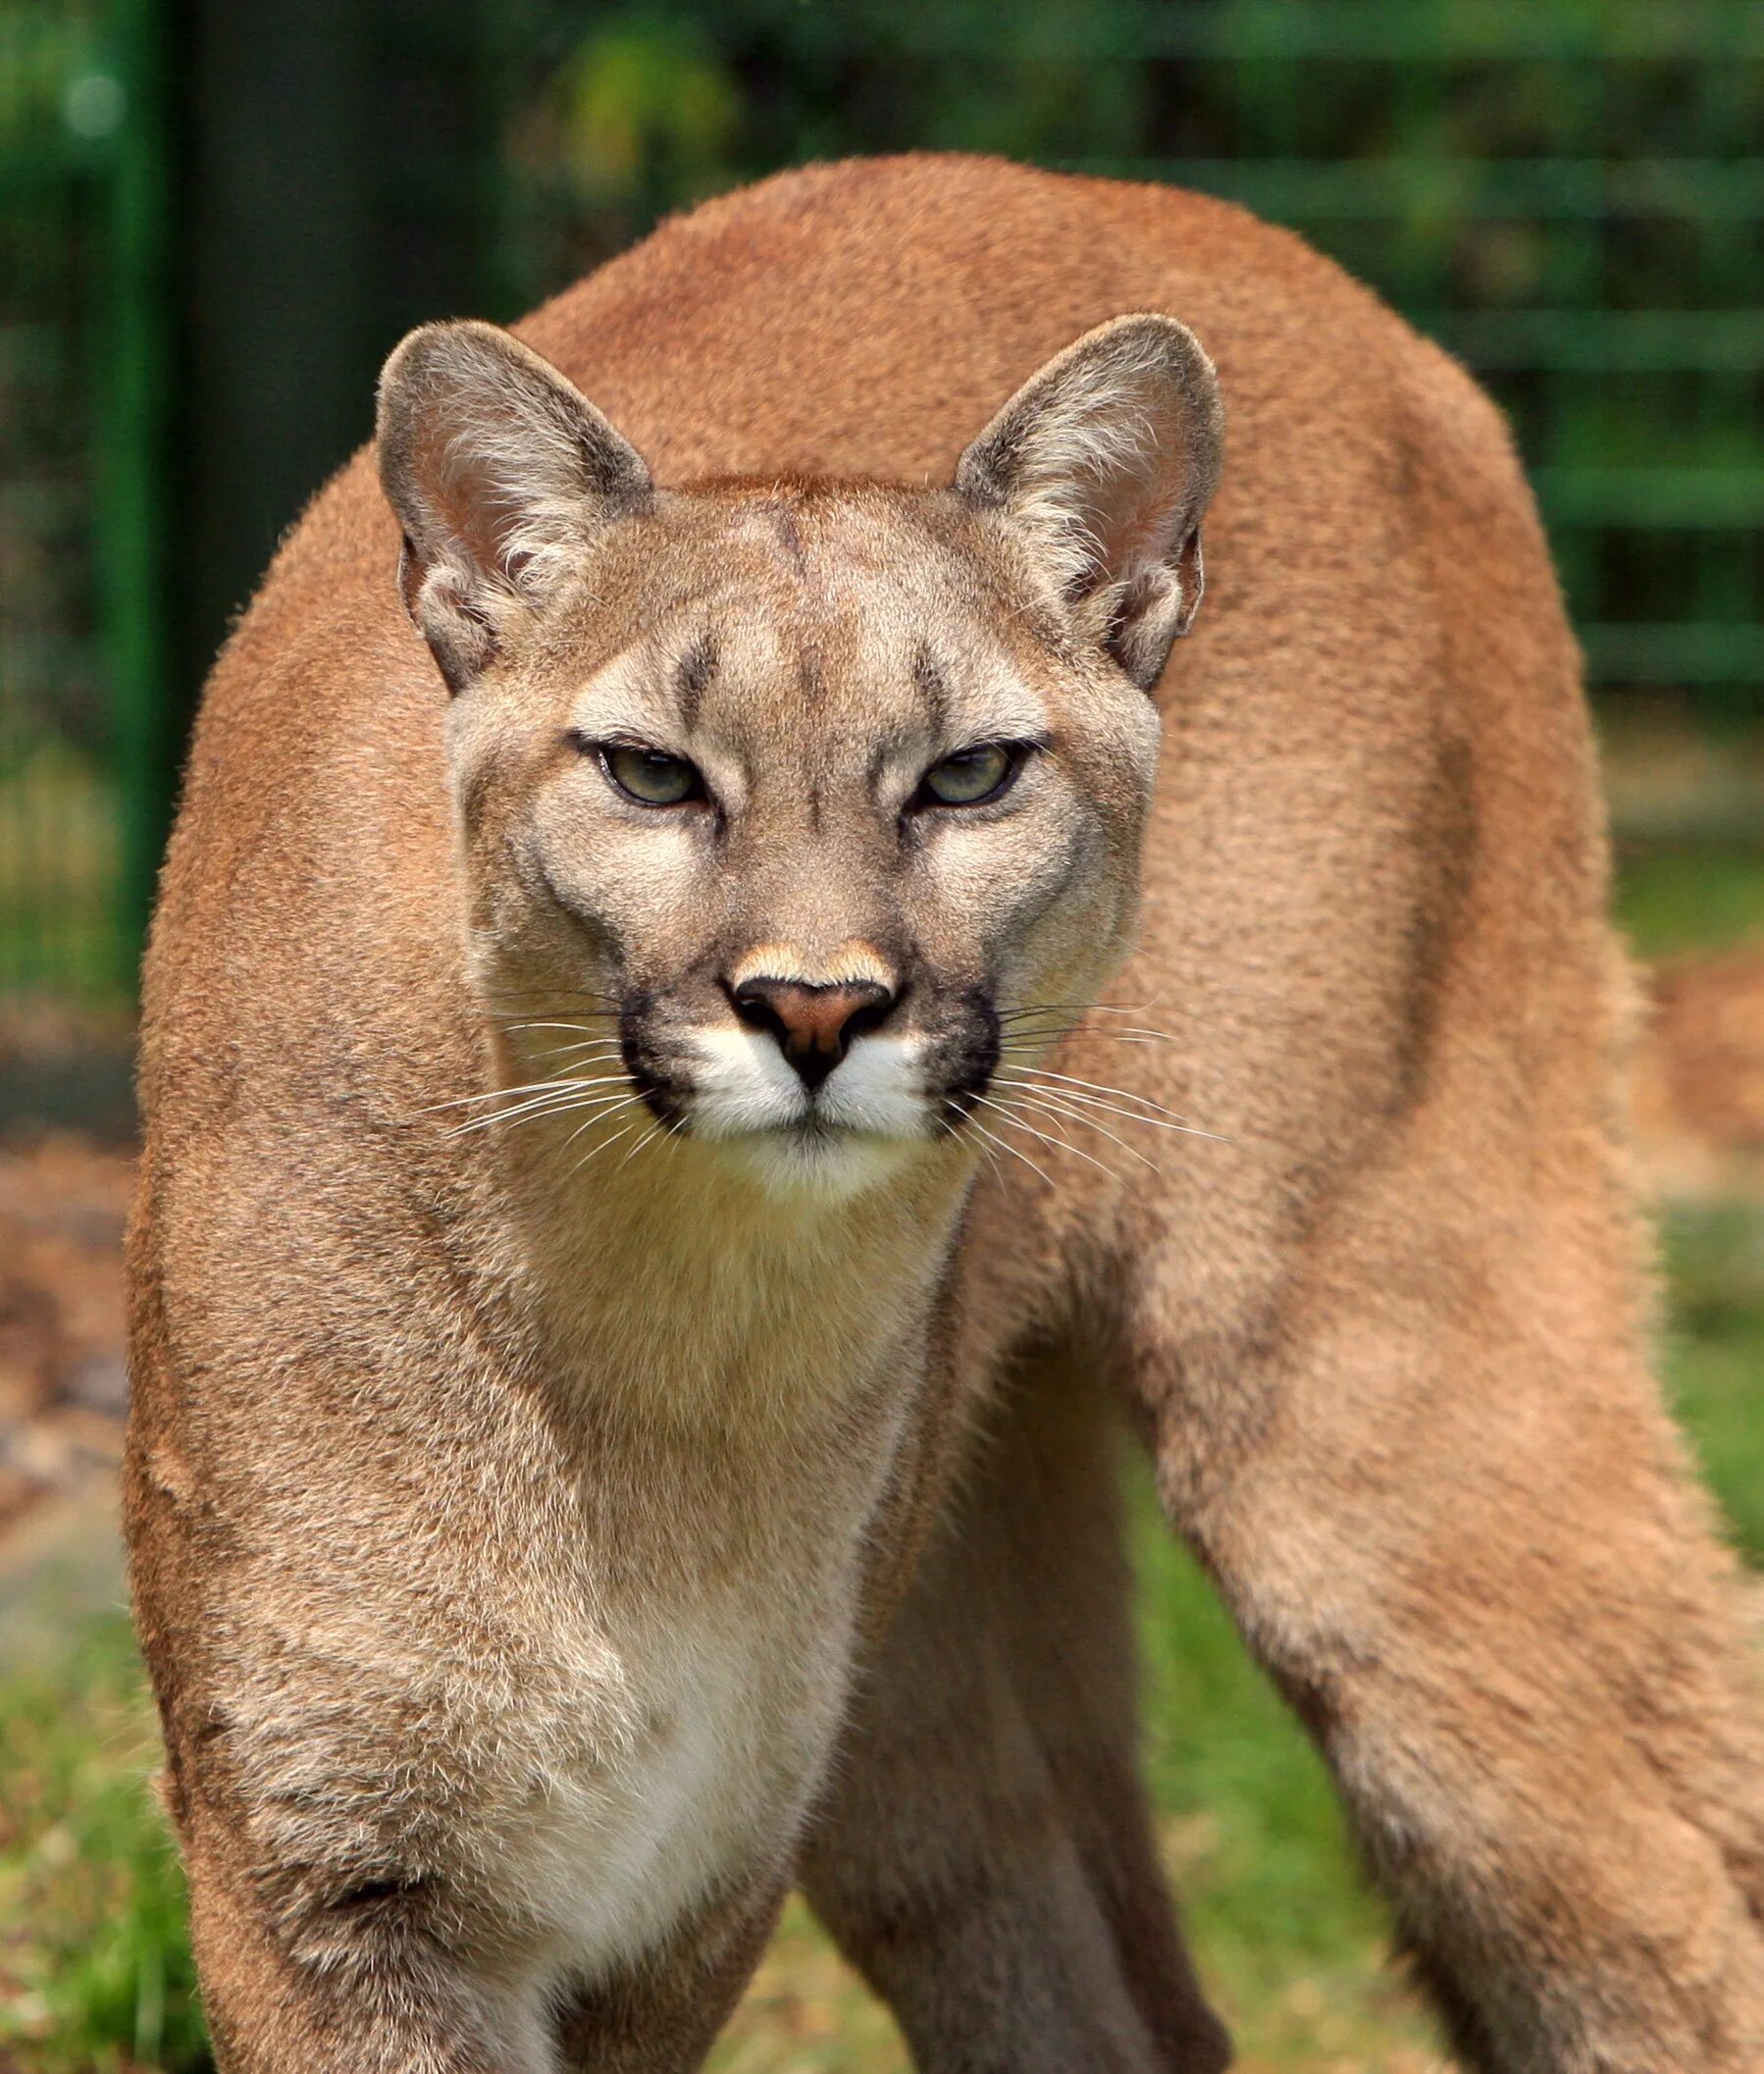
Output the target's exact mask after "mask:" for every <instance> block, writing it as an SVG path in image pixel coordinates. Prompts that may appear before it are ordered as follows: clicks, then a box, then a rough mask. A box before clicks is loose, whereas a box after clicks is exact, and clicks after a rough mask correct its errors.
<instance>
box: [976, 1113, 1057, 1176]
mask: <svg viewBox="0 0 1764 2074" xmlns="http://www.w3.org/2000/svg"><path fill="white" fill-rule="evenodd" d="M962 1121H963V1122H964V1123H967V1124H969V1125H971V1127H972V1128H973V1129H974V1130H975V1131H976V1132H978V1134H979V1135H980V1136H981V1137H982V1138H984V1139H985V1140H986V1142H987V1144H988V1145H996V1146H997V1147H998V1149H999V1151H1000V1152H1008V1153H1009V1154H1010V1155H1011V1157H1012V1159H1013V1160H1020V1161H1021V1162H1022V1163H1023V1165H1024V1166H1025V1167H1027V1168H1028V1169H1029V1171H1030V1172H1031V1173H1033V1174H1038V1175H1040V1177H1041V1179H1042V1180H1044V1181H1045V1182H1046V1183H1047V1185H1048V1186H1049V1187H1050V1188H1052V1187H1053V1186H1054V1185H1055V1184H1054V1180H1053V1176H1052V1175H1051V1174H1049V1173H1048V1172H1047V1170H1046V1169H1045V1168H1044V1167H1038V1166H1037V1165H1036V1164H1035V1162H1034V1161H1033V1160H1032V1159H1030V1157H1029V1155H1028V1154H1027V1153H1026V1152H1019V1151H1018V1150H1017V1148H1016V1147H1015V1146H1014V1145H1011V1144H1008V1143H1007V1142H1006V1141H1005V1140H1004V1139H1003V1138H1000V1137H995V1136H994V1135H993V1133H992V1132H991V1131H989V1130H988V1129H987V1128H986V1126H985V1124H984V1123H982V1122H981V1121H980V1119H979V1117H978V1116H976V1115H974V1113H973V1111H972V1110H969V1111H968V1112H967V1113H966V1115H964V1116H963V1118H962Z"/></svg>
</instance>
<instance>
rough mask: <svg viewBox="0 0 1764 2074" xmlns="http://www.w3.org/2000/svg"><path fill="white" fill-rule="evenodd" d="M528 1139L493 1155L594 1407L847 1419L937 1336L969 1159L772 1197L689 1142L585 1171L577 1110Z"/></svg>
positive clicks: (542, 1289)
mask: <svg viewBox="0 0 1764 2074" xmlns="http://www.w3.org/2000/svg"><path fill="white" fill-rule="evenodd" d="M518 1135H519V1136H520V1137H521V1139H522V1140H523V1141H524V1142H522V1143H520V1144H519V1145H518V1147H517V1146H516V1145H515V1144H514V1142H513V1137H512V1136H511V1137H510V1139H509V1140H508V1141H507V1142H506V1143H505V1144H504V1145H503V1146H500V1147H498V1148H496V1152H497V1155H498V1156H499V1157H500V1158H501V1162H502V1176H503V1179H502V1186H503V1187H504V1189H505V1190H506V1195H505V1200H506V1201H507V1202H508V1203H509V1206H510V1208H511V1210H512V1213H513V1222H514V1224H515V1227H516V1230H517V1232H518V1242H517V1243H518V1248H519V1253H520V1256H521V1259H520V1270H519V1271H520V1272H521V1274H522V1276H523V1278H524V1279H525V1280H526V1281H527V1284H528V1288H529V1292H530V1295H531V1298H532V1300H533V1302H534V1303H535V1305H536V1306H537V1308H538V1311H539V1313H540V1315H541V1316H542V1317H543V1319H544V1322H545V1324H544V1329H545V1336H546V1338H547V1339H548V1340H549V1341H550V1342H551V1343H552V1344H553V1345H554V1347H555V1348H556V1350H557V1351H558V1353H559V1355H560V1356H561V1357H562V1358H564V1359H566V1360H567V1361H569V1362H570V1363H571V1365H572V1366H578V1365H579V1367H580V1373H581V1374H582V1376H583V1380H584V1386H585V1387H587V1388H590V1389H592V1390H593V1391H595V1392H596V1393H597V1394H604V1395H605V1396H606V1397H608V1398H609V1399H620V1400H624V1401H625V1402H627V1403H628V1404H629V1405H630V1406H631V1408H632V1409H633V1410H641V1409H642V1408H644V1407H646V1406H647V1407H649V1408H651V1409H653V1410H654V1411H655V1412H657V1413H658V1414H664V1415H665V1416H666V1418H667V1419H668V1420H669V1421H670V1422H672V1421H675V1420H682V1419H684V1420H687V1421H690V1422H692V1423H695V1424H698V1425H700V1426H704V1427H707V1428H709V1429H719V1428H722V1427H723V1426H725V1425H728V1426H733V1427H735V1428H738V1429H739V1430H741V1431H743V1432H750V1433H751V1432H755V1431H764V1430H768V1429H775V1428H777V1427H780V1426H790V1425H792V1424H793V1423H798V1422H800V1421H803V1420H807V1421H809V1422H810V1423H813V1422H815V1421H824V1420H826V1419H828V1418H837V1419H849V1417H850V1416H851V1414H852V1412H853V1410H854V1400H855V1398H856V1397H858V1396H860V1395H861V1394H862V1393H863V1392H864V1391H865V1390H866V1389H868V1388H869V1387H870V1386H871V1385H872V1383H873V1382H874V1381H875V1379H876V1377H877V1374H878V1371H879V1369H883V1368H886V1367H887V1365H888V1364H889V1363H890V1362H895V1363H898V1362H899V1361H900V1360H901V1359H902V1358H903V1357H907V1358H910V1357H911V1355H912V1354H913V1353H915V1351H916V1349H917V1347H918V1345H919V1344H920V1343H921V1342H922V1338H923V1334H924V1330H925V1326H926V1322H927V1320H928V1318H929V1316H930V1312H931V1309H932V1307H933V1305H934V1303H935V1300H936V1295H937V1290H938V1287H939V1283H940V1281H941V1278H942V1275H943V1272H944V1269H945V1265H946V1263H947V1260H948V1256H949V1250H950V1246H951V1244H952V1241H953V1234H954V1231H955V1226H956V1221H957V1218H958V1217H959V1215H960V1207H961V1202H962V1199H963V1196H964V1193H965V1189H966V1185H967V1180H968V1162H967V1160H966V1158H965V1157H964V1155H963V1154H962V1153H961V1152H960V1151H959V1150H957V1149H956V1148H954V1147H942V1146H939V1147H932V1148H929V1149H927V1151H926V1153H925V1155H924V1157H922V1158H917V1159H913V1160H910V1161H908V1162H906V1163H905V1164H904V1165H903V1167H901V1168H900V1170H898V1171H897V1172H895V1173H894V1174H892V1175H890V1176H888V1177H887V1178H885V1179H881V1180H878V1181H876V1182H875V1183H873V1184H872V1185H871V1186H869V1187H867V1188H865V1189H863V1190H861V1191H859V1192H857V1193H856V1194H853V1195H849V1196H843V1197H840V1196H823V1195H819V1194H815V1193H810V1192H807V1191H804V1192H803V1193H801V1194H797V1193H782V1194H780V1193H774V1192H772V1191H770V1190H768V1189H765V1188H762V1187H760V1186H759V1185H757V1184H756V1183H754V1182H752V1181H751V1180H749V1179H748V1178H746V1177H745V1176H744V1175H743V1174H742V1173H740V1172H739V1171H737V1170H735V1169H733V1168H732V1167H730V1166H729V1165H728V1164H727V1163H726V1162H725V1160H724V1158H723V1157H722V1156H721V1155H720V1154H719V1153H718V1151H717V1149H716V1148H715V1147H714V1146H712V1145H706V1144H702V1143H698V1142H695V1141H693V1140H691V1139H670V1138H662V1139H657V1140H655V1141H653V1142H649V1141H640V1143H639V1148H638V1150H637V1151H636V1152H634V1153H631V1154H630V1155H629V1157H627V1155H626V1152H625V1150H624V1149H623V1147H613V1148H611V1149H610V1150H609V1152H608V1153H607V1155H606V1156H605V1157H603V1158H602V1157H599V1156H597V1157H596V1158H594V1159H591V1160H589V1161H588V1162H587V1163H586V1164H584V1163H583V1161H582V1156H581V1140H579V1139H578V1140H577V1141H576V1142H575V1143H574V1144H572V1143H571V1121H570V1118H569V1117H568V1116H567V1115H565V1116H561V1117H540V1118H537V1119H536V1120H535V1121H534V1122H533V1123H531V1124H530V1125H526V1126H523V1128H522V1130H521V1132H520V1133H519V1134H518ZM510 1153H512V1154H513V1155H514V1157H513V1158H509V1157H507V1156H508V1155H509V1154H510Z"/></svg>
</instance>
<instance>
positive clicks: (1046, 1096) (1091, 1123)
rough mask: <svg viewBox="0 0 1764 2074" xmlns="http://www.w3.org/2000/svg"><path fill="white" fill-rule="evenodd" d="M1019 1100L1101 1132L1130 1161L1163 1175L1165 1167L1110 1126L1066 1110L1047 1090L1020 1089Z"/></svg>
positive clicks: (1077, 1112) (1075, 1111)
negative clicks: (1034, 1091) (1032, 1092)
mask: <svg viewBox="0 0 1764 2074" xmlns="http://www.w3.org/2000/svg"><path fill="white" fill-rule="evenodd" d="M1018 1100H1020V1101H1022V1102H1026V1103H1027V1104H1028V1105H1029V1107H1030V1108H1032V1109H1040V1110H1045V1111H1046V1112H1047V1113H1048V1114H1049V1115H1055V1116H1060V1117H1063V1118H1064V1120H1066V1121H1067V1122H1071V1123H1082V1124H1083V1125H1084V1126H1085V1127H1086V1128H1087V1129H1089V1130H1094V1131H1100V1132H1101V1134H1102V1135H1103V1136H1104V1137H1105V1138H1107V1139H1108V1140H1109V1141H1110V1143H1111V1144H1113V1145H1118V1146H1119V1147H1120V1149H1121V1151H1122V1152H1124V1153H1125V1154H1126V1155H1127V1157H1128V1158H1129V1159H1131V1160H1137V1161H1138V1162H1139V1164H1140V1166H1141V1167H1149V1168H1150V1170H1151V1171H1152V1172H1153V1173H1155V1174H1162V1173H1163V1171H1164V1169H1163V1167H1160V1166H1159V1165H1158V1164H1157V1162H1156V1161H1155V1160H1152V1159H1150V1158H1148V1156H1147V1155H1146V1154H1145V1153H1143V1152H1141V1151H1140V1149H1139V1147H1138V1146H1137V1145H1129V1144H1128V1143H1127V1141H1126V1139H1125V1138H1122V1137H1119V1136H1117V1135H1116V1133H1115V1132H1114V1131H1112V1130H1111V1129H1110V1128H1109V1126H1108V1124H1106V1123H1102V1122H1099V1121H1098V1120H1097V1118H1096V1117H1095V1116H1094V1115H1089V1114H1088V1113H1087V1112H1086V1111H1084V1110H1081V1109H1066V1108H1064V1106H1063V1104H1062V1098H1061V1097H1059V1096H1056V1095H1053V1094H1050V1093H1049V1092H1048V1091H1047V1090H1046V1089H1045V1088H1043V1089H1040V1090H1038V1091H1037V1092H1036V1093H1034V1094H1030V1093H1029V1092H1027V1091H1026V1090H1021V1089H1019V1091H1018Z"/></svg>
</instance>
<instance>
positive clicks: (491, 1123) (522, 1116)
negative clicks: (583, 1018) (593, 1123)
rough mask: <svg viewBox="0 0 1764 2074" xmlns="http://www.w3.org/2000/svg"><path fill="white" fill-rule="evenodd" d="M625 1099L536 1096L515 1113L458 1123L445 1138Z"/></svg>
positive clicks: (476, 1117) (614, 1097)
mask: <svg viewBox="0 0 1764 2074" xmlns="http://www.w3.org/2000/svg"><path fill="white" fill-rule="evenodd" d="M583 1084H584V1085H586V1086H593V1085H594V1084H595V1083H594V1082H592V1081H589V1082H585V1083H583ZM625 1099H626V1097H625V1096H624V1095H620V1094H612V1095H596V1096H593V1097H589V1096H586V1095H581V1094H576V1095H567V1094H554V1095H535V1096H533V1097H532V1099H531V1100H529V1101H526V1102H523V1103H522V1104H521V1105H520V1106H519V1108H517V1109H509V1110H499V1111H497V1112H496V1114H495V1115H490V1116H473V1117H472V1118H471V1119H470V1120H469V1121H467V1122H465V1123H457V1124H455V1125H454V1127H453V1128H452V1130H450V1131H449V1132H448V1133H447V1135H448V1136H449V1137H450V1138H459V1137H463V1136H464V1135H465V1133H466V1132H467V1131H472V1130H494V1129H496V1128H497V1127H498V1126H499V1125H501V1124H510V1123H523V1122H528V1121H530V1120H531V1119H532V1118H533V1117H535V1116H548V1115H567V1114H568V1113H569V1112H570V1111H571V1110H577V1109H588V1110H597V1109H604V1108H606V1107H607V1106H608V1105H611V1104H616V1103H620V1102H623V1101H624V1100H625Z"/></svg>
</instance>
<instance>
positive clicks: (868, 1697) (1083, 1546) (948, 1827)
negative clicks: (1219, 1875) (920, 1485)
mask: <svg viewBox="0 0 1764 2074" xmlns="http://www.w3.org/2000/svg"><path fill="white" fill-rule="evenodd" d="M1110 1423H1111V1422H1110V1413H1109V1408H1108V1406H1107V1405H1106V1404H1105V1402H1104V1400H1103V1397H1102V1393H1101V1391H1100V1390H1099V1389H1098V1388H1097V1387H1096V1385H1095V1384H1094V1383H1093V1382H1091V1381H1090V1380H1089V1379H1088V1378H1087V1377H1081V1376H1080V1375H1079V1374H1076V1373H1075V1372H1074V1371H1073V1370H1072V1369H1071V1368H1069V1367H1068V1366H1067V1365H1066V1364H1065V1363H1064V1362H1062V1361H1058V1360H1055V1359H1052V1358H1049V1359H1046V1360H1043V1361H1041V1362H1039V1363H1038V1364H1037V1365H1036V1366H1035V1367H1034V1368H1033V1370H1032V1371H1031V1372H1030V1373H1028V1374H1025V1375H1022V1376H1020V1377H1017V1378H1013V1381H1012V1388H1011V1391H1010V1394H1009V1395H1008V1397H1007V1398H1006V1400H1005V1401H1004V1403H1003V1404H1002V1405H1001V1407H1000V1412H999V1420H998V1424H997V1426H996V1428H995V1429H993V1430H990V1431H988V1432H986V1433H983V1434H982V1435H981V1437H980V1439H979V1442H978V1445H977V1447H976V1450H975V1459H974V1461H973V1462H972V1463H971V1465H970V1466H969V1468H968V1470H967V1471H966V1473H965V1474H964V1475H963V1476H962V1477H961V1478H960V1479H959V1482H958V1485H957V1488H956V1494H955V1499H954V1503H953V1509H952V1515H951V1517H950V1518H948V1519H947V1520H945V1521H943V1522H941V1523H940V1524H939V1526H938V1528H937V1529H936V1530H934V1533H933V1538H932V1540H931V1542H930V1545H929V1546H928V1548H927V1550H926V1553H925V1556H924V1558H923V1561H922V1563H921V1565H920V1568H919V1570H918V1573H917V1575H916V1576H915V1578H914V1581H913V1583H912V1586H911V1588H910V1590H909V1592H908V1597H907V1599H906V1602H905V1603H904V1604H903V1606H902V1607H901V1609H900V1611H899V1613H898V1614H897V1616H896V1618H895V1620H894V1622H893V1624H892V1626H891V1628H890V1630H889V1632H888V1633H887V1635H886V1638H885V1640H884V1642H883V1644H882V1646H881V1649H880V1653H879V1658H878V1660H877V1661H875V1662H874V1663H873V1664H872V1665H870V1666H869V1667H868V1669H867V1670H866V1672H865V1674H864V1676H863V1678H862V1680H861V1683H860V1687H859V1695H860V1696H859V1701H858V1706H857V1711H856V1718H855V1719H854V1722H853V1724H852V1727H851V1730H850V1733H849V1734H848V1737H847V1738H846V1741H845V1743H844V1745H843V1746H842V1749H841V1753H840V1756H839V1759H838V1763H837V1766H836V1771H835V1782H834V1786H833V1789H832V1790H831V1793H830V1796H829V1798H828V1799H827V1801H826V1802H825V1804H824V1806H823V1809H822V1811H821V1813H820V1815H819V1818H818V1820H817V1822H816V1824H815V1826H814V1828H813V1830H812V1832H811V1836H810V1841H809V1845H808V1848H807V1852H806V1856H805V1861H804V1869H803V1876H804V1887H805V1889H806V1891H807V1893H808V1896H809V1899H810V1900H811V1901H812V1903H813V1904H814V1906H815V1908H816V1909H817V1911H818V1912H819V1913H820V1915H821V1917H822V1919H823V1920H824V1921H825V1922H826V1923H827V1925H828V1927H829V1928H830V1929H831V1930H832V1931H833V1933H834V1935H835V1937H836V1938H837V1939H838V1940H839V1942H840V1944H841V1945H842V1946H843V1948H844V1949H845V1950H846V1952H847V1953H848V1954H849V1955H850V1957H851V1958H852V1959H853V1960H854V1961H855V1962H856V1965H858V1966H859V1967H860V1968H861V1970H862V1971H863V1973H864V1974H865V1975H866V1977H867V1978H868V1979H869V1981H870V1982H871V1984H872V1985H873V1986H874V1987H875V1989H876V1990H877V1992H878V1993H879V1994H881V1995H882V1996H884V1997H885V1998H886V2000H887V2001H888V2002H889V2003H890V2005H891V2006H892V2008H893V2009H894V2012H895V2015H896V2017H897V2018H898V2020H899V2022H900V2024H901V2028H902V2030H903V2031H904V2032H905V2034H906V2036H907V2039H908V2044H909V2046H910V2048H911V2050H912V2054H913V2058H914V2062H915V2064H916V2065H918V2066H919V2067H921V2068H923V2069H926V2070H927V2074H958V2070H959V2074H981V2070H985V2074H1218V2070H1219V2069H1221V2068H1223V2067H1224V2066H1225V2065H1227V2063H1228V2062H1229V2059H1230V2051H1229V2047H1228V2045H1227V2042H1226V2040H1225V2037H1224V2033H1223V2031H1222V2030H1221V2029H1220V2027H1219V2022H1218V2020H1217V2019H1216V2018H1215V2017H1214V2016H1213V2014H1212V2013H1211V2011H1210V2010H1209V2009H1208V2007H1207V2005H1206V2002H1205V2000H1204V1999H1203V1997H1202V1995H1201V1992H1200V1989H1199V1987H1198V1985H1197V1983H1196V1981H1195V1977H1194V1973H1193V1970H1192V1968H1191V1966H1190V1965H1189V1962H1188V1958H1187V1955H1186V1953H1185V1951H1184V1950H1183V1947H1182V1944H1181V1939H1180V1936H1179V1933H1178V1931H1177V1929H1176V1925H1175V1920H1174V1916H1173V1912H1172V1909H1171V1905H1170V1900H1169V1896H1168V1893H1167V1889H1166V1886H1165V1883H1164V1878H1163V1874H1162V1872H1161V1869H1160V1867H1159V1865H1158V1861H1157V1853H1156V1848H1155V1845H1154V1842H1153V1840H1152V1835H1151V1830H1150V1825H1149V1821H1148V1816H1147V1809H1146V1806H1145V1801H1144V1795H1143V1791H1142V1789H1141V1786H1140V1781H1139V1776H1138V1769H1137V1763H1136V1757H1135V1739H1136V1738H1135V1728H1134V1713H1133V1702H1134V1684H1135V1679H1134V1668H1133V1645H1132V1635H1131V1629H1130V1625H1129V1620H1130V1607H1129V1593H1128V1584H1129V1580H1128V1575H1127V1569H1126V1564H1125V1559H1124V1556H1123V1553H1122V1549H1121V1542H1120V1523H1119V1517H1118V1511H1119V1508H1118V1501H1117V1497H1116V1492H1115V1477H1114V1469H1115V1465H1114V1461H1113V1448H1112V1443H1113V1439H1114V1435H1113V1433H1112V1431H1111V1430H1110Z"/></svg>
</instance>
